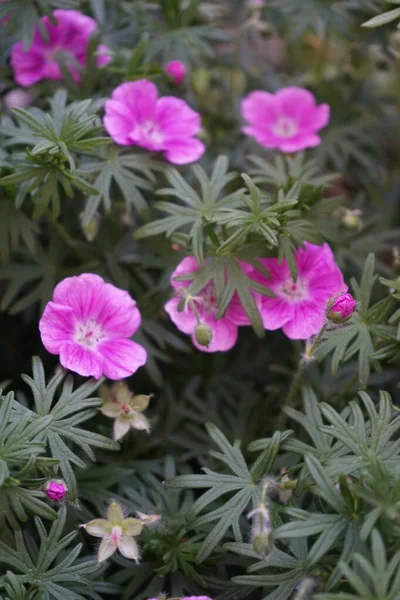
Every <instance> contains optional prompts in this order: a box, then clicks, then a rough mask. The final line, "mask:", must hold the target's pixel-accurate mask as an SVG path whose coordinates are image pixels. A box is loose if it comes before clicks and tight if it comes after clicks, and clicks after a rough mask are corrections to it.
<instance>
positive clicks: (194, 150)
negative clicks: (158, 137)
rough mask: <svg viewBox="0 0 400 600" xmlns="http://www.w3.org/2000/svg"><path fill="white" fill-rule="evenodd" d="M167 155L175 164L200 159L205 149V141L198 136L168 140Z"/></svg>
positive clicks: (166, 143) (183, 163)
mask: <svg viewBox="0 0 400 600" xmlns="http://www.w3.org/2000/svg"><path fill="white" fill-rule="evenodd" d="M164 147H165V150H166V152H165V157H166V159H167V160H169V162H171V163H173V164H175V165H186V164H188V163H192V162H195V161H196V160H198V159H199V158H200V157H201V156H202V155H203V154H204V151H205V146H204V144H203V142H201V141H200V140H197V139H196V138H186V139H185V138H182V139H174V140H166V141H165V143H164Z"/></svg>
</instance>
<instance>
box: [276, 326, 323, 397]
mask: <svg viewBox="0 0 400 600" xmlns="http://www.w3.org/2000/svg"><path fill="white" fill-rule="evenodd" d="M327 326H328V325H327V324H325V325H324V326H323V327H322V329H321V331H320V332H319V334H318V335H317V337H316V338H315V340H314V342H313V343H312V346H311V347H310V348H309V349H308V350H306V353H305V355H304V358H302V359H301V360H300V362H299V366H298V367H297V371H296V374H295V376H294V378H293V381H292V384H291V386H290V389H289V393H288V395H287V397H286V402H285V404H287V405H289V406H290V405H291V404H292V402H293V399H294V397H295V395H296V393H297V390H298V388H299V386H300V384H301V381H302V379H303V374H304V371H305V368H306V366H307V364H308V363H309V362H310V361H311V359H312V357H313V355H314V352H315V350H316V349H317V347H318V344H319V343H320V341H321V340H322V338H323V336H324V333H325V331H326V328H327Z"/></svg>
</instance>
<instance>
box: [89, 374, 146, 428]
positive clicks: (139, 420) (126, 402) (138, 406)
mask: <svg viewBox="0 0 400 600" xmlns="http://www.w3.org/2000/svg"><path fill="white" fill-rule="evenodd" d="M100 390H101V392H100V393H101V395H102V396H103V398H104V399H105V400H106V401H105V403H104V404H103V406H102V407H101V408H100V411H101V412H102V413H103V415H105V416H106V417H110V418H111V419H115V421H114V438H115V439H116V440H120V439H121V438H122V437H123V436H124V435H125V434H126V433H128V431H129V430H130V429H138V430H139V431H143V430H144V431H147V432H149V431H150V423H149V421H148V419H147V418H146V417H145V416H144V415H143V414H142V413H143V411H144V410H146V408H147V407H148V405H149V401H150V398H151V396H144V395H138V396H135V395H134V394H132V392H131V391H130V390H129V388H128V386H127V385H126V384H125V383H124V382H123V381H119V382H118V383H115V384H114V385H113V386H112V387H111V389H110V388H108V387H107V386H105V385H102V386H101V388H100Z"/></svg>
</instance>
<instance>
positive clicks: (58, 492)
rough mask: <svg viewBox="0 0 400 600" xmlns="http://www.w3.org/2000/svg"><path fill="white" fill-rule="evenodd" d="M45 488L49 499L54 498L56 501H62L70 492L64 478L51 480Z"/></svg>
mask: <svg viewBox="0 0 400 600" xmlns="http://www.w3.org/2000/svg"><path fill="white" fill-rule="evenodd" d="M45 490H46V494H47V497H48V498H49V500H53V501H54V502H60V500H62V499H63V498H64V496H65V494H66V493H67V492H68V488H67V486H66V484H65V481H63V480H62V479H52V480H51V481H48V482H47V483H46V486H45Z"/></svg>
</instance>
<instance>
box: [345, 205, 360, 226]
mask: <svg viewBox="0 0 400 600" xmlns="http://www.w3.org/2000/svg"><path fill="white" fill-rule="evenodd" d="M361 215H362V212H361V210H358V209H355V210H348V209H345V212H344V214H343V217H342V223H343V225H344V226H345V227H346V229H351V230H353V229H355V230H358V229H361V227H362V221H361V218H360V217H361Z"/></svg>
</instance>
